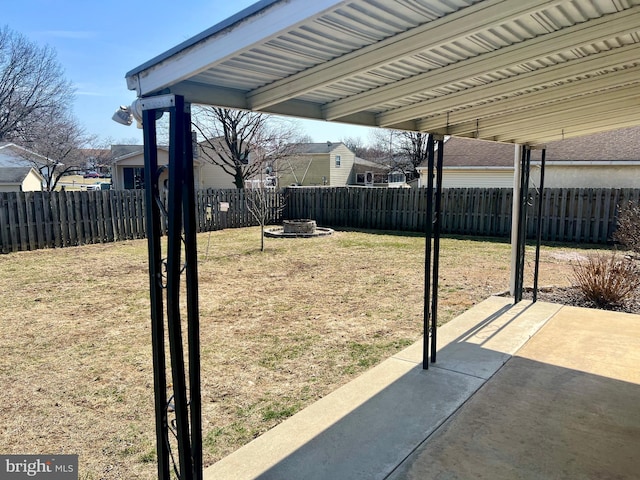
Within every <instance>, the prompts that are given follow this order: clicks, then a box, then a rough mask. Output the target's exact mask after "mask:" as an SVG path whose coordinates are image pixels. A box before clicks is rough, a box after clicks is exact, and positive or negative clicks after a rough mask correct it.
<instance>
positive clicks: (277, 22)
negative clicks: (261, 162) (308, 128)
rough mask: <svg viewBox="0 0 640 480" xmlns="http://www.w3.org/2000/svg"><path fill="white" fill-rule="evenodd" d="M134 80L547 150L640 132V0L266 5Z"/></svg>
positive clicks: (286, 109) (142, 88)
mask: <svg viewBox="0 0 640 480" xmlns="http://www.w3.org/2000/svg"><path fill="white" fill-rule="evenodd" d="M127 82H128V85H129V88H130V89H132V90H136V91H137V93H138V95H139V96H149V95H155V94H159V93H175V94H180V95H184V96H185V98H186V100H187V101H189V102H192V103H202V104H212V105H217V106H222V107H229V108H239V109H251V110H255V111H260V112H267V113H275V114H285V115H293V116H298V117H302V118H311V119H324V120H330V121H337V122H346V123H353V124H359V125H369V126H380V127H386V128H398V129H406V130H418V131H425V132H431V133H441V134H448V135H456V136H465V137H474V138H481V139H486V140H495V141H501V142H515V143H546V142H548V141H553V140H559V139H562V138H569V137H574V136H578V135H584V134H588V133H593V132H598V131H606V130H612V129H616V128H621V127H625V126H630V125H639V124H640V108H639V107H640V0H544V1H543V0H527V1H521V0H349V1H346V0H345V1H337V0H315V1H314V2H309V1H308V0H270V1H266V0H265V1H262V2H259V3H257V4H255V5H254V6H252V7H250V8H248V9H246V10H245V11H243V12H240V13H239V14H238V15H236V16H234V17H232V18H230V19H229V20H227V21H225V22H222V23H220V24H218V25H216V26H214V27H212V28H211V29H209V30H207V31H205V32H203V33H202V34H200V35H198V36H196V37H194V38H193V39H191V40H189V41H187V42H185V43H183V44H181V45H178V46H176V47H175V48H174V49H172V50H170V51H169V52H167V53H166V54H164V55H161V56H159V57H156V58H155V59H153V60H151V61H149V62H147V63H145V64H144V65H142V66H140V67H138V68H136V69H134V70H132V71H131V72H129V73H128V74H127Z"/></svg>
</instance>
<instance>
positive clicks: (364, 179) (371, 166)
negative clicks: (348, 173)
mask: <svg viewBox="0 0 640 480" xmlns="http://www.w3.org/2000/svg"><path fill="white" fill-rule="evenodd" d="M389 170H390V168H389V167H388V166H387V165H383V164H381V163H376V162H372V161H371V160H365V159H364V158H360V157H356V158H355V161H354V163H353V175H354V180H353V184H354V185H366V186H376V187H382V186H384V187H386V186H387V182H388V181H389V179H388V177H389Z"/></svg>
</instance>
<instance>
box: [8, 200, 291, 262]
mask: <svg viewBox="0 0 640 480" xmlns="http://www.w3.org/2000/svg"><path fill="white" fill-rule="evenodd" d="M222 202H226V203H227V204H228V205H229V209H228V211H227V212H222V211H221V209H220V204H221V203H222ZM282 202H283V195H282V193H281V192H272V195H270V196H268V197H267V202H266V204H265V208H266V209H268V211H270V212H272V213H273V214H272V215H271V217H270V221H271V223H280V222H281V221H282V217H281V211H282V208H281V205H282ZM196 207H197V215H196V222H197V229H198V231H200V232H202V231H209V230H217V229H221V228H227V227H228V228H236V227H245V226H250V225H256V224H257V222H256V220H255V219H254V218H253V217H252V215H251V214H250V213H249V211H248V210H247V209H246V208H245V193H244V192H243V191H241V190H200V191H198V192H197V198H196ZM145 228H146V220H145V195H144V190H98V191H88V192H87V191H66V192H0V252H1V253H9V252H15V251H19V250H35V249H39V248H54V247H68V246H74V245H83V244H88V243H105V242H115V241H120V240H131V239H136V238H144V237H145V236H146V230H145ZM165 228H166V225H165Z"/></svg>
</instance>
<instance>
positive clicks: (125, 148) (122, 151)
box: [111, 145, 144, 160]
mask: <svg viewBox="0 0 640 480" xmlns="http://www.w3.org/2000/svg"><path fill="white" fill-rule="evenodd" d="M142 152H144V145H111V157H112V158H113V159H114V160H115V159H119V158H120V157H124V156H125V155H126V156H128V155H130V154H132V153H142Z"/></svg>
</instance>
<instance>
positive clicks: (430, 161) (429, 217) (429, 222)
mask: <svg viewBox="0 0 640 480" xmlns="http://www.w3.org/2000/svg"><path fill="white" fill-rule="evenodd" d="M434 158H435V151H434V144H433V135H429V139H428V140H427V211H426V216H425V217H426V218H425V237H426V238H425V253H424V320H423V322H424V323H423V331H422V334H423V337H422V368H423V369H425V370H426V369H428V368H429V330H430V317H431V238H432V236H433V174H434Z"/></svg>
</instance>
